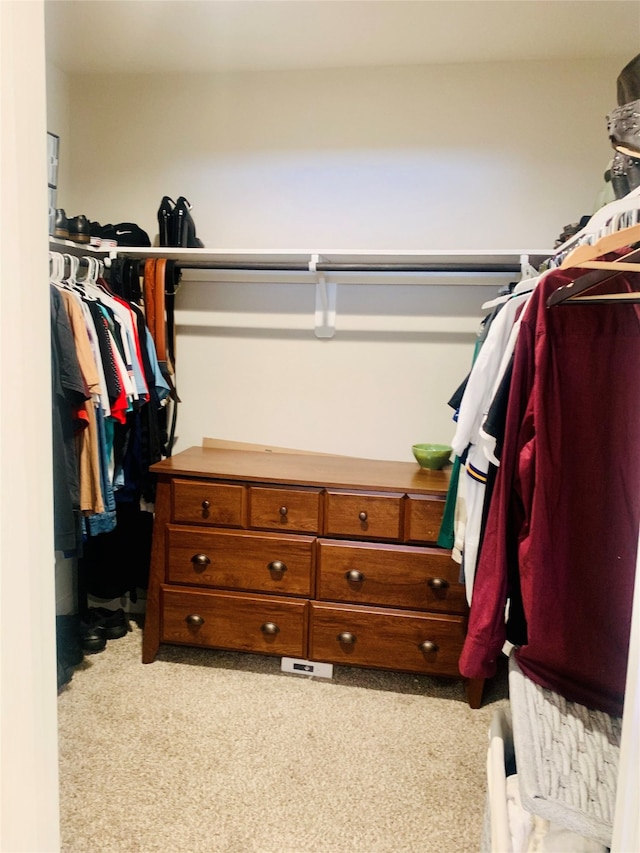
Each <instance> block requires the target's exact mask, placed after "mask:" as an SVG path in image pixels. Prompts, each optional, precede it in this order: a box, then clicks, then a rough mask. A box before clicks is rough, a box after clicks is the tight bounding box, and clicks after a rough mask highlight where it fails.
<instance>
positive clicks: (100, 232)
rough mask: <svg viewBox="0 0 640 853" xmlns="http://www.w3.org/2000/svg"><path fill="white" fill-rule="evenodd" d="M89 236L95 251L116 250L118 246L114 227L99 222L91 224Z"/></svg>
mask: <svg viewBox="0 0 640 853" xmlns="http://www.w3.org/2000/svg"><path fill="white" fill-rule="evenodd" d="M89 234H90V240H91V245H92V246H93V248H94V249H115V247H116V246H117V245H118V241H117V239H116V231H115V228H114V227H113V225H100V223H99V222H90V223H89Z"/></svg>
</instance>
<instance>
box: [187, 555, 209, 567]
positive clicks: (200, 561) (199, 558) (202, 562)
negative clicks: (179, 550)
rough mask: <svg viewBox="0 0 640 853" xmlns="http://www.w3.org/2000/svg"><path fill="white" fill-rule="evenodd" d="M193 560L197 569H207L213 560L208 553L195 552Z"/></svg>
mask: <svg viewBox="0 0 640 853" xmlns="http://www.w3.org/2000/svg"><path fill="white" fill-rule="evenodd" d="M191 562H192V563H193V565H194V566H195V567H196V568H197V569H206V568H207V566H208V565H209V563H210V562H211V560H210V559H209V558H208V557H207V555H206V554H194V555H193V557H192V558H191Z"/></svg>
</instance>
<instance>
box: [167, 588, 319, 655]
mask: <svg viewBox="0 0 640 853" xmlns="http://www.w3.org/2000/svg"><path fill="white" fill-rule="evenodd" d="M161 596H162V629H161V637H160V639H161V642H165V643H186V644H188V645H192V646H210V647H212V648H220V649H233V650H235V651H243V652H259V653H262V654H270V655H286V656H291V657H306V655H307V619H308V602H307V601H305V600H303V599H300V598H283V597H281V596H275V595H252V594H250V593H244V594H243V593H232V592H206V593H205V592H193V591H191V590H189V589H179V588H176V587H167V586H163V587H161Z"/></svg>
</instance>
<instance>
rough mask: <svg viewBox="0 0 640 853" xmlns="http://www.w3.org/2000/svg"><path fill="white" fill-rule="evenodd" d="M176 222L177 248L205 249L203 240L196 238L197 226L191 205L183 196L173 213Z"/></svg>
mask: <svg viewBox="0 0 640 853" xmlns="http://www.w3.org/2000/svg"><path fill="white" fill-rule="evenodd" d="M173 218H174V220H175V226H174V234H175V246H176V247H177V248H183V249H203V248H204V244H203V242H202V240H199V239H198V237H196V224H195V222H194V221H193V217H192V216H191V204H190V203H189V202H188V201H187V199H186V198H185V197H184V196H183V195H181V196H180V198H179V199H178V201H177V202H176V206H175V208H174V211H173Z"/></svg>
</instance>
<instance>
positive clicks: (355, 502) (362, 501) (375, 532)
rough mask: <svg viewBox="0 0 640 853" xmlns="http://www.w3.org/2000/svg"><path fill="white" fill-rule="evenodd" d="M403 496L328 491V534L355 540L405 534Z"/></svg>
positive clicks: (326, 528)
mask: <svg viewBox="0 0 640 853" xmlns="http://www.w3.org/2000/svg"><path fill="white" fill-rule="evenodd" d="M403 497H404V496H403V495H401V494H391V493H390V494H388V495H383V494H367V493H364V492H363V493H360V492H333V491H327V493H326V496H325V528H324V529H325V533H326V535H327V536H349V537H351V538H353V539H395V540H398V539H399V538H400V536H401V518H402V505H403Z"/></svg>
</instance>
